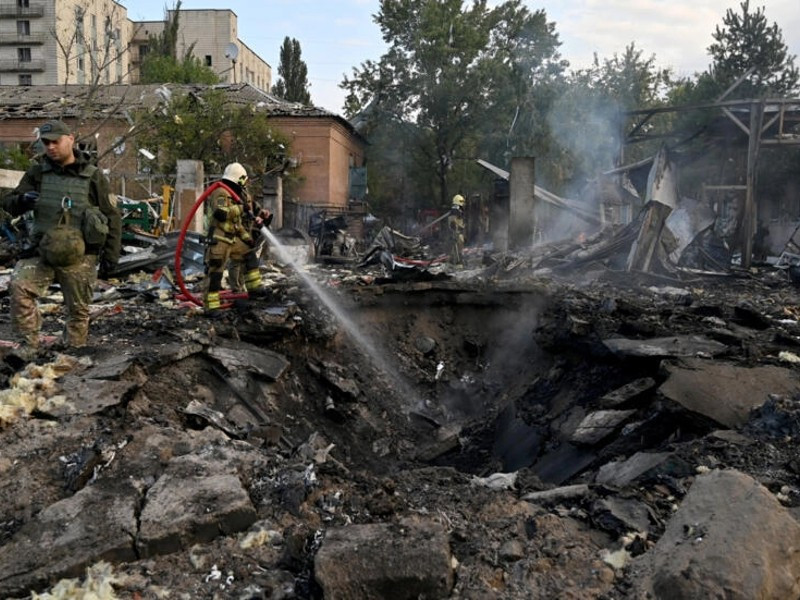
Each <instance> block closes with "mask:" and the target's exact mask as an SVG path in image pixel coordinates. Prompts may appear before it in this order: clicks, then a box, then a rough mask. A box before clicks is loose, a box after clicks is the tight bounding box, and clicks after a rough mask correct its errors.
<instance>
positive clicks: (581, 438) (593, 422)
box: [570, 410, 636, 446]
mask: <svg viewBox="0 0 800 600" xmlns="http://www.w3.org/2000/svg"><path fill="white" fill-rule="evenodd" d="M635 412H636V411H635V410H597V411H595V412H593V413H589V414H588V415H586V416H585V417H584V418H583V420H582V421H581V422H580V424H579V425H578V427H577V429H575V431H573V432H572V436H570V441H571V442H573V443H575V444H587V445H590V446H591V445H594V444H597V443H598V442H600V441H602V440H603V439H605V438H607V437H608V436H609V435H611V434H612V433H614V431H616V430H617V429H618V428H619V427H620V426H621V425H622V424H623V423H624V422H625V421H626V420H627V419H628V418H629V417H630V416H631V415H633V414H634V413H635Z"/></svg>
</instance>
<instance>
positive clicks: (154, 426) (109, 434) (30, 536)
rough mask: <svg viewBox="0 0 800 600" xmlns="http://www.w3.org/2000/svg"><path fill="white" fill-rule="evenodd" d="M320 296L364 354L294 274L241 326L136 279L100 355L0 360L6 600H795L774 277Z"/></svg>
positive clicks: (350, 281)
mask: <svg viewBox="0 0 800 600" xmlns="http://www.w3.org/2000/svg"><path fill="white" fill-rule="evenodd" d="M313 275H314V277H315V278H316V279H317V280H319V281H323V282H324V283H325V287H326V289H327V290H329V291H330V292H331V293H332V294H334V295H335V297H336V298H337V302H339V303H340V304H341V305H342V306H345V307H347V310H348V314H349V315H350V316H351V317H352V319H353V321H354V323H355V324H356V326H357V328H358V331H359V332H360V334H361V335H363V337H364V338H366V339H367V340H368V341H369V346H370V347H368V348H366V349H365V348H364V347H363V346H362V345H360V344H359V343H357V342H356V341H354V338H353V336H352V335H349V334H348V332H347V331H346V328H345V327H344V326H342V324H341V323H340V322H338V321H337V320H336V319H335V318H334V316H333V315H332V314H331V313H330V311H328V310H327V309H326V308H325V307H324V306H323V305H322V304H321V303H320V302H319V301H318V300H317V299H316V298H315V297H314V296H313V294H312V293H311V292H309V291H308V290H307V289H305V288H304V287H303V286H302V283H301V282H299V281H298V280H296V279H295V277H294V276H292V275H291V274H290V273H288V272H287V273H286V274H282V273H279V272H277V270H273V271H270V273H269V276H270V277H271V278H272V290H273V296H272V297H271V298H265V299H258V300H254V301H252V302H249V303H240V304H238V305H237V306H234V307H233V308H232V309H231V310H229V311H227V312H226V316H225V318H223V319H216V320H210V319H207V318H205V317H203V316H202V315H200V314H198V312H197V311H195V310H193V309H191V308H187V307H181V306H180V305H178V304H177V303H176V302H174V300H173V299H172V295H171V292H169V291H167V290H163V289H160V288H159V287H158V286H157V285H156V284H154V283H153V282H152V281H151V280H150V279H149V278H147V277H143V278H129V279H127V280H122V281H119V282H115V283H114V284H113V285H112V286H111V287H109V288H108V289H107V290H105V291H104V292H103V294H102V295H101V296H99V297H98V304H97V305H96V306H95V317H94V320H93V323H92V328H91V339H90V347H88V348H85V349H81V350H79V351H75V352H67V353H60V352H58V351H56V350H54V349H52V350H43V351H41V352H40V355H39V356H38V357H37V359H36V360H35V361H34V363H26V362H25V361H23V360H21V359H20V358H19V357H18V356H17V355H16V354H15V352H14V350H13V349H12V348H4V349H2V350H0V351H1V352H2V353H3V359H2V363H0V364H1V366H2V374H1V375H0V377H1V378H2V384H3V391H2V394H4V398H3V412H2V429H0V566H1V568H0V596H2V597H4V598H25V597H29V596H30V594H31V593H33V592H39V593H45V594H51V595H45V596H43V597H75V598H79V597H83V596H81V595H79V594H80V592H77V591H73V592H65V591H64V590H65V589H67V588H68V587H69V586H68V585H67V584H66V583H65V582H64V581H63V580H64V579H66V578H76V579H77V581H76V582H74V584H72V585H73V587H74V588H78V587H79V586H84V589H88V588H89V587H91V586H97V587H99V586H103V585H110V586H111V588H109V589H113V595H108V596H100V597H109V598H111V597H118V598H137V599H150V598H153V599H155V598H181V599H184V598H186V599H189V598H193V599H194V598H240V599H243V600H244V599H251V598H252V599H255V598H322V597H325V598H361V597H363V598H499V597H502V598H605V599H611V598H645V597H658V598H690V597H725V598H752V597H763V598H790V597H800V554H798V550H797V548H800V545H798V541H800V533H798V531H800V527H798V525H797V522H796V520H795V518H796V516H797V515H798V514H800V512H798V508H797V507H798V506H799V505H800V494H799V493H798V489H799V488H800V482H799V481H798V474H800V462H798V458H797V457H798V435H800V410H798V406H799V405H798V401H797V400H796V395H797V392H798V387H800V386H798V379H797V369H798V362H800V358H798V356H799V355H800V321H799V320H798V318H799V317H800V291H799V290H798V288H796V287H795V286H794V285H793V284H791V283H790V282H788V280H787V279H786V278H785V276H784V274H783V273H782V272H779V271H773V270H763V271H760V272H747V273H740V274H739V275H736V276H728V277H714V278H710V277H709V278H703V277H699V276H698V277H694V278H692V279H691V280H689V281H683V282H677V281H665V280H663V279H658V278H654V277H648V276H641V277H630V276H626V277H624V278H621V277H619V276H614V275H613V274H611V273H602V274H600V275H599V276H597V277H595V278H594V280H593V281H591V282H590V283H580V284H578V283H574V282H569V281H566V280H561V281H559V280H555V279H552V278H548V279H537V278H535V277H533V276H529V275H528V274H526V273H524V272H523V273H521V272H519V271H516V272H514V273H512V274H510V275H508V276H505V277H503V276H499V275H498V271H497V269H494V270H492V276H491V277H489V276H488V273H487V272H486V271H483V270H475V271H467V272H461V273H459V274H458V276H457V277H455V278H449V279H446V280H435V281H424V282H423V281H418V282H406V283H396V282H391V281H389V282H384V283H381V281H383V280H381V279H376V278H375V277H374V276H372V275H367V274H364V273H360V272H357V273H354V272H351V271H349V270H346V269H341V268H339V269H336V268H325V267H314V268H313ZM2 302H3V304H4V309H5V310H4V311H3V315H5V316H4V317H2V323H0V338H2V339H11V332H10V325H9V321H8V316H7V315H8V310H7V309H8V299H7V298H3V299H2ZM60 318H61V313H60V309H59V308H58V305H57V306H55V307H53V308H52V309H51V310H49V311H48V312H47V314H46V317H45V330H46V333H56V332H57V331H58V329H59V328H60ZM87 574H88V577H87ZM87 579H88V581H87ZM59 582H60V583H59ZM54 586H55V587H54ZM59 593H60V594H62V595H60V596H58V595H57V594H59ZM70 593H71V594H72V595H69V594H70ZM111 593H112V592H109V594H111Z"/></svg>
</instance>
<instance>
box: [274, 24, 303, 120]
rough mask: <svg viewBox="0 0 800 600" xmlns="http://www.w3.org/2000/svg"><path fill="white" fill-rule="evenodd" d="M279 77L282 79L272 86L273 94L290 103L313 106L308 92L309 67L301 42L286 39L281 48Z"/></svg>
mask: <svg viewBox="0 0 800 600" xmlns="http://www.w3.org/2000/svg"><path fill="white" fill-rule="evenodd" d="M278 75H279V76H280V77H282V79H278V82H277V83H276V84H275V85H274V86H272V93H273V94H275V95H276V96H278V97H279V98H283V99H284V100H287V101H289V102H299V103H300V104H303V105H304V106H311V94H310V93H309V91H308V87H309V84H308V67H307V66H306V63H305V62H304V61H303V59H302V58H301V50H300V42H298V41H297V40H296V39H294V38H291V39H289V37H288V36H287V37H285V38H284V40H283V45H282V46H281V62H280V65H278Z"/></svg>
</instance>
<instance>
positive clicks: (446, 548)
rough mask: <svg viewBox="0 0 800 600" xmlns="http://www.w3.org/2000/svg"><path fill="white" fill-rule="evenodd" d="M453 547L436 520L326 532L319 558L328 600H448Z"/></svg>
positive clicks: (319, 580) (317, 565)
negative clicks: (431, 599)
mask: <svg viewBox="0 0 800 600" xmlns="http://www.w3.org/2000/svg"><path fill="white" fill-rule="evenodd" d="M451 562H452V558H451V554H450V544H449V541H448V537H447V532H446V531H445V529H444V527H443V526H442V525H441V524H439V523H436V522H433V521H428V520H424V521H412V520H404V521H402V522H400V523H387V524H382V523H381V524H370V525H351V526H349V527H333V528H330V529H328V530H327V531H326V533H325V539H324V541H323V542H322V546H321V548H320V550H319V552H318V553H317V556H316V558H315V559H314V577H315V579H316V581H317V583H319V585H320V587H321V588H322V591H323V594H324V596H325V598H331V599H344V598H381V599H385V600H412V599H416V598H446V597H447V596H448V595H449V594H450V590H451V589H452V587H453V568H452V564H451Z"/></svg>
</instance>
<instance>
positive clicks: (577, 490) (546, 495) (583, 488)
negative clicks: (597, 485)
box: [522, 483, 589, 504]
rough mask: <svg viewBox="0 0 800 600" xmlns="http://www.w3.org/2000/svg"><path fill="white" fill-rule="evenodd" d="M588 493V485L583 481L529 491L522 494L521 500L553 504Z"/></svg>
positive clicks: (581, 496)
mask: <svg viewBox="0 0 800 600" xmlns="http://www.w3.org/2000/svg"><path fill="white" fill-rule="evenodd" d="M588 494H589V486H588V485H586V484H585V483H579V484H577V485H565V486H563V487H557V488H553V489H552V490H544V491H541V492H530V493H528V494H525V495H524V496H522V499H523V500H527V501H528V502H535V503H537V504H555V503H558V502H564V501H566V500H576V499H578V498H583V497H584V496H586V495H588Z"/></svg>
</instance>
